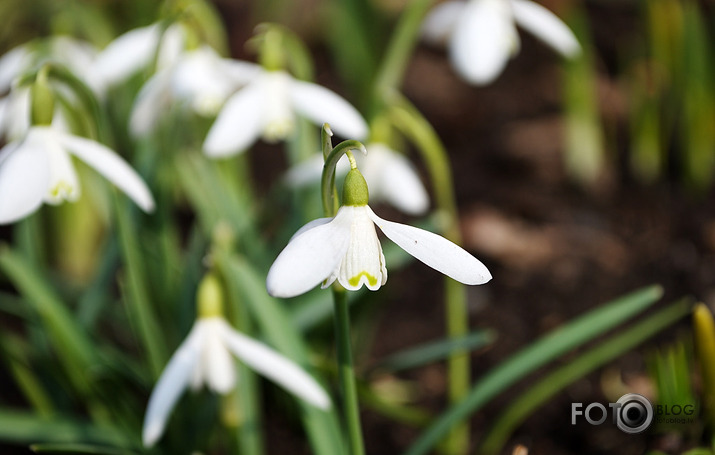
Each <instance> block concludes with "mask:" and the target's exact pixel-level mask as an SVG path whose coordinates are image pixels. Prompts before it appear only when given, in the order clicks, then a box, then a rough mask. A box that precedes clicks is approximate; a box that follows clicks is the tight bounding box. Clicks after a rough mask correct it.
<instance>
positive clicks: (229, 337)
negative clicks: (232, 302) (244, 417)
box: [142, 275, 331, 447]
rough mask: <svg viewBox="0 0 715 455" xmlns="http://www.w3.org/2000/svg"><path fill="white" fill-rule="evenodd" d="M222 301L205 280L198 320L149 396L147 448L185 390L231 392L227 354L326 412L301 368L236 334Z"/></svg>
mask: <svg viewBox="0 0 715 455" xmlns="http://www.w3.org/2000/svg"><path fill="white" fill-rule="evenodd" d="M222 299H223V298H222V294H221V290H220V285H219V284H218V282H217V279H216V278H214V277H213V276H212V275H207V277H205V278H204V280H203V282H202V284H201V285H200V286H199V302H198V307H199V318H198V319H197V320H196V322H195V323H194V326H193V328H192V329H191V331H190V332H189V335H188V336H187V337H186V340H184V342H183V343H182V344H181V346H179V348H178V349H177V350H176V352H175V353H174V355H173V356H172V357H171V359H170V360H169V363H168V364H167V365H166V368H164V371H163V372H162V374H161V377H160V378H159V380H158V382H157V384H156V386H155V387H154V390H153V391H152V393H151V396H150V397H149V403H148V405H147V411H146V415H145V417H144V428H143V434H142V440H143V443H144V446H146V447H151V446H153V445H154V444H155V443H156V441H157V440H159V438H160V437H161V435H162V434H163V433H164V428H165V427H166V421H167V419H168V418H169V414H170V413H171V410H172V409H173V408H174V406H175V405H176V402H177V401H178V400H179V397H180V396H181V394H182V393H183V392H184V390H185V389H186V388H187V387H189V386H191V388H192V389H193V390H198V389H199V388H200V387H201V386H202V385H203V384H206V386H207V387H208V388H209V389H211V390H212V391H213V392H216V393H220V394H226V393H228V392H230V391H231V390H232V389H233V388H234V386H235V385H236V368H235V365H234V362H233V361H232V360H231V354H233V355H235V356H236V357H237V358H238V359H240V360H241V361H242V362H243V363H245V364H246V365H247V366H249V367H250V368H252V369H253V370H255V371H256V372H258V373H260V374H262V375H263V376H265V377H266V378H268V379H270V380H271V381H273V382H275V383H276V384H278V385H280V386H281V387H283V388H284V389H286V390H287V391H289V392H291V393H292V394H294V395H295V396H297V397H298V398H300V399H302V400H304V401H306V402H307V403H310V404H311V405H313V406H316V407H318V408H320V409H327V408H329V407H330V405H331V403H330V398H329V397H328V395H327V394H326V393H325V391H324V390H323V388H322V387H321V386H320V385H319V384H318V383H317V382H316V381H315V379H313V378H312V377H311V376H310V375H309V374H308V373H306V372H305V371H304V370H303V369H302V368H300V367H299V366H298V365H297V364H295V363H294V362H293V361H291V360H290V359H288V358H286V357H284V356H282V355H281V354H279V353H277V352H276V351H274V350H273V349H271V348H269V347H268V346H266V345H264V344H263V343H259V342H258V341H256V340H253V339H252V338H249V337H247V336H245V335H243V334H241V333H239V332H237V331H236V330H234V329H233V328H232V327H231V326H230V325H229V324H228V322H226V320H225V319H224V318H223V316H221V313H222V306H223V302H222Z"/></svg>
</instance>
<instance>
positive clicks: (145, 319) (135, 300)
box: [115, 198, 168, 378]
mask: <svg viewBox="0 0 715 455" xmlns="http://www.w3.org/2000/svg"><path fill="white" fill-rule="evenodd" d="M115 206H116V214H117V229H118V233H119V249H120V252H121V256H122V261H123V265H124V272H125V281H124V282H123V283H122V286H121V289H122V291H123V292H122V295H123V296H124V299H125V301H126V302H127V310H128V312H129V315H130V317H131V319H132V321H133V322H134V324H135V327H136V330H137V331H138V336H139V339H140V341H141V343H142V347H143V348H144V349H143V350H144V351H145V352H146V354H147V357H148V364H149V368H150V369H151V372H152V375H153V376H154V377H155V378H158V377H159V374H161V370H162V368H163V367H164V364H165V362H166V359H167V358H168V355H167V347H166V344H165V343H164V337H163V336H162V331H161V328H160V325H159V321H158V319H157V317H156V314H155V313H154V310H153V309H154V307H155V305H152V302H151V300H150V298H149V284H148V282H147V279H146V274H145V264H144V255H143V254H142V251H141V248H140V247H139V242H138V240H137V234H136V228H135V226H136V223H135V222H134V221H133V219H132V217H131V214H132V211H131V210H130V209H129V206H128V205H127V203H126V202H124V201H122V202H120V201H119V200H118V198H115ZM124 291H126V292H124Z"/></svg>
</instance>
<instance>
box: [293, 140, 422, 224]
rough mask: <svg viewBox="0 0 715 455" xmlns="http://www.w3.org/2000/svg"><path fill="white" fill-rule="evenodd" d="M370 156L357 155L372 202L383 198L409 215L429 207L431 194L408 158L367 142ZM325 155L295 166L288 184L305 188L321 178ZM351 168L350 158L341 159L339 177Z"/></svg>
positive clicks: (320, 154) (316, 155)
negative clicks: (429, 194)
mask: <svg viewBox="0 0 715 455" xmlns="http://www.w3.org/2000/svg"><path fill="white" fill-rule="evenodd" d="M366 147H367V149H368V150H370V154H369V155H367V156H364V155H361V154H357V155H355V159H356V160H357V163H358V166H359V168H360V169H361V171H360V172H362V174H363V176H364V177H365V180H366V181H367V184H368V186H369V188H370V197H371V198H372V200H373V202H377V201H383V202H387V203H389V204H391V205H392V206H394V207H395V208H397V209H399V210H401V211H403V212H405V213H407V214H410V215H422V214H424V213H425V212H426V211H427V209H428V208H429V196H428V195H427V190H426V189H425V187H424V185H423V184H422V181H421V180H420V176H419V175H418V173H417V171H416V170H415V167H414V166H413V165H412V163H411V162H410V161H409V160H408V159H407V158H406V157H405V155H403V154H401V153H398V152H396V151H395V150H393V149H391V148H390V147H389V146H387V145H386V144H383V143H381V142H373V143H368V144H367V145H366ZM322 170H323V155H322V153H316V154H315V156H313V157H311V158H309V159H308V160H306V161H304V162H302V163H300V164H298V165H296V166H294V167H293V168H291V169H290V170H289V171H288V173H287V174H286V177H285V179H286V183H287V184H288V185H290V186H293V187H302V186H306V185H310V184H313V183H317V182H319V181H320V175H321V172H322ZM349 170H350V164H349V161H348V158H347V157H343V158H341V159H340V161H339V162H338V166H337V170H336V176H339V177H343V176H345V175H346V174H347V173H348V171H349Z"/></svg>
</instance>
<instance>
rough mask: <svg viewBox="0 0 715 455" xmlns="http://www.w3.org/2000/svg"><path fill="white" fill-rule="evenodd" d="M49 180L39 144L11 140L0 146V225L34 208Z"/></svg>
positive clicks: (47, 165) (32, 210) (24, 215)
mask: <svg viewBox="0 0 715 455" xmlns="http://www.w3.org/2000/svg"><path fill="white" fill-rule="evenodd" d="M49 179H50V172H49V163H48V160H47V155H46V153H45V151H44V150H43V149H42V148H41V147H37V146H36V145H33V144H26V143H19V142H13V143H10V144H7V145H6V146H5V147H3V148H2V149H0V224H8V223H13V222H15V221H17V220H20V219H22V218H24V217H26V216H27V215H29V214H30V213H32V212H34V211H35V210H37V209H38V208H39V207H40V205H42V200H43V198H44V197H45V194H46V193H47V185H48V182H49Z"/></svg>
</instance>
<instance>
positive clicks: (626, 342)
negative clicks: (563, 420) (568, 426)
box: [479, 301, 692, 454]
mask: <svg viewBox="0 0 715 455" xmlns="http://www.w3.org/2000/svg"><path fill="white" fill-rule="evenodd" d="M691 309H692V304H691V302H689V301H680V302H676V303H674V304H672V305H670V306H668V307H667V308H665V309H663V310H660V311H658V312H657V313H655V314H653V315H652V316H649V317H648V318H646V319H645V320H643V321H642V322H639V323H637V324H635V325H633V326H632V327H631V328H629V329H627V330H624V331H623V332H621V333H619V334H616V335H613V336H612V337H610V338H608V339H607V340H605V341H604V342H603V343H600V344H599V345H598V346H596V347H594V348H592V349H590V350H589V351H587V352H584V353H583V354H581V355H580V356H578V358H576V359H575V360H573V361H571V362H569V363H568V364H567V365H564V366H563V367H561V368H559V369H558V370H556V371H554V372H553V373H551V374H549V375H548V376H546V377H545V378H543V379H541V380H540V381H539V382H538V383H536V384H535V385H533V386H531V387H530V388H529V390H527V391H526V392H525V393H523V394H522V395H520V396H519V397H518V398H517V399H515V400H513V401H512V402H511V404H510V405H509V407H508V408H507V409H506V410H505V411H504V412H502V414H501V415H500V416H499V418H498V419H497V421H496V423H495V424H494V425H493V427H492V429H491V430H490V431H489V433H487V435H486V437H485V439H484V442H483V443H482V446H481V448H480V450H479V453H481V454H493V453H498V452H499V451H500V450H501V449H502V447H504V444H505V443H506V442H507V440H508V439H509V436H510V435H511V434H512V432H513V431H514V430H515V429H516V427H517V426H518V425H519V424H521V423H522V422H523V421H524V420H525V419H526V418H527V417H528V416H529V415H531V414H532V413H533V412H534V411H535V410H536V409H537V408H539V407H540V406H541V405H543V404H544V403H546V402H547V401H548V400H549V399H550V398H551V397H553V396H554V395H556V394H557V393H558V392H559V391H561V390H563V388H564V387H566V386H567V385H569V384H571V383H573V382H575V381H576V380H578V379H580V378H582V377H583V376H585V375H587V374H588V373H590V372H591V371H593V370H595V369H596V368H599V367H601V366H602V365H604V364H606V363H608V362H610V361H611V360H613V359H615V358H616V357H618V356H620V355H621V354H623V353H625V352H627V351H629V350H630V349H632V348H634V347H635V346H637V345H639V344H640V343H642V342H643V341H645V340H646V339H648V338H650V337H651V336H653V335H655V334H656V333H658V332H660V331H661V330H663V329H664V328H666V327H668V326H669V325H671V324H673V323H674V322H676V321H677V320H679V319H681V318H682V317H684V316H685V315H687V314H688V313H690V311H691ZM680 403H683V402H682V401H681V402H680Z"/></svg>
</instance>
